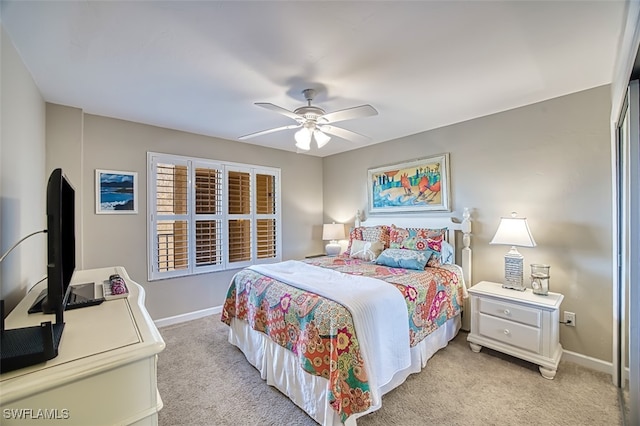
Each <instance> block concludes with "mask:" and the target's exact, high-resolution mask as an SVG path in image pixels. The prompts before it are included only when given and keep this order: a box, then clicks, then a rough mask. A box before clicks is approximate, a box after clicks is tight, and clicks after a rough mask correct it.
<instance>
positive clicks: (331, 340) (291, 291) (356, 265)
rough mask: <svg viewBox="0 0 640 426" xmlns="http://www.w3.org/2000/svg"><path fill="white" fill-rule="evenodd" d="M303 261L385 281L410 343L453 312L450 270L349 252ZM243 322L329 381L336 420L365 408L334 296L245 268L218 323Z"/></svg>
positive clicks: (457, 300) (365, 393) (347, 327)
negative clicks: (404, 316) (397, 295)
mask: <svg viewBox="0 0 640 426" xmlns="http://www.w3.org/2000/svg"><path fill="white" fill-rule="evenodd" d="M306 263H309V264H312V265H315V266H320V267H323V268H330V269H333V270H336V271H339V272H342V273H346V274H355V275H364V276H368V277H373V278H377V279H381V280H384V281H386V282H388V283H389V284H390V285H393V286H395V287H396V288H397V289H398V291H400V292H401V293H402V295H403V296H404V298H405V301H406V304H407V313H408V321H409V333H410V344H411V346H412V347H413V346H415V345H416V344H418V343H419V342H420V341H422V339H424V338H425V337H426V336H428V335H429V334H430V333H432V332H433V331H435V330H436V329H437V328H438V327H440V326H441V325H443V324H444V323H445V322H446V321H447V320H449V319H450V318H452V317H454V316H455V315H457V314H459V313H460V311H461V306H462V297H463V293H464V289H463V284H462V282H461V279H459V277H458V274H457V273H456V271H455V269H448V268H445V267H442V268H426V269H425V270H424V271H416V270H409V269H400V268H392V267H388V266H380V265H376V264H374V263H372V262H367V261H363V260H359V259H351V258H348V257H320V258H314V259H308V260H306ZM231 318H237V319H239V320H243V321H247V322H248V323H249V325H250V326H251V327H252V328H253V329H254V330H256V331H260V332H262V333H265V334H266V335H268V336H269V337H270V338H271V339H272V340H273V341H274V342H275V343H277V344H278V345H281V346H283V347H285V348H286V349H288V350H290V351H292V352H294V353H295V354H296V355H297V356H298V357H299V359H300V365H301V366H302V368H303V369H304V370H305V371H307V372H308V373H310V374H315V375H319V376H322V377H324V378H326V379H327V380H328V381H329V395H328V398H329V403H330V404H331V406H332V407H333V409H334V410H336V412H337V413H338V414H340V416H341V418H342V420H343V421H344V420H346V419H347V418H348V417H349V416H351V415H352V414H355V413H360V412H364V411H366V410H367V409H368V408H369V407H371V403H372V401H371V389H370V386H369V383H368V380H367V372H366V371H367V370H366V368H365V365H364V361H363V358H362V354H361V351H360V346H359V343H358V339H357V336H356V333H355V328H354V323H353V319H352V317H351V313H350V312H349V310H348V309H346V308H345V307H344V306H342V305H340V304H339V303H337V302H334V301H332V300H329V299H326V298H323V297H321V296H318V295H317V294H314V293H310V292H307V291H304V290H300V289H298V288H296V287H293V286H291V285H289V284H285V283H282V282H279V281H276V280H274V279H272V278H269V277H267V276H264V275H261V274H259V273H257V272H255V271H253V270H250V269H244V270H242V271H240V272H238V273H237V274H236V275H235V277H234V278H233V280H232V282H231V285H230V286H229V290H228V292H227V298H226V300H225V303H224V307H223V310H222V321H223V322H224V323H226V324H228V325H230V324H231Z"/></svg>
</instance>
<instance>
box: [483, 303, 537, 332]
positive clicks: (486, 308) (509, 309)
mask: <svg viewBox="0 0 640 426" xmlns="http://www.w3.org/2000/svg"><path fill="white" fill-rule="evenodd" d="M478 304H479V308H480V312H481V313H483V314H488V315H493V316H495V317H499V318H504V319H506V320H509V321H517V322H519V323H522V324H527V325H530V326H532V327H537V328H540V325H541V319H540V318H541V312H540V309H534V308H527V307H525V306H521V305H516V304H513V303H507V302H505V301H502V300H492V299H480V300H479V301H478Z"/></svg>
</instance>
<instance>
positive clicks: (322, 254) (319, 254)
mask: <svg viewBox="0 0 640 426" xmlns="http://www.w3.org/2000/svg"><path fill="white" fill-rule="evenodd" d="M322 256H326V253H318V254H310V255H307V256H305V257H304V258H305V259H314V258H316V257H322Z"/></svg>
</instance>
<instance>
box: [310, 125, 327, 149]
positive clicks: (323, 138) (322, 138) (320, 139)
mask: <svg viewBox="0 0 640 426" xmlns="http://www.w3.org/2000/svg"><path fill="white" fill-rule="evenodd" d="M313 137H314V138H315V140H316V143H317V144H318V148H322V147H323V146H325V145H326V144H327V143H329V141H330V140H331V136H329V135H327V134H326V133H322V132H321V131H320V130H317V129H316V130H315V131H314V132H313Z"/></svg>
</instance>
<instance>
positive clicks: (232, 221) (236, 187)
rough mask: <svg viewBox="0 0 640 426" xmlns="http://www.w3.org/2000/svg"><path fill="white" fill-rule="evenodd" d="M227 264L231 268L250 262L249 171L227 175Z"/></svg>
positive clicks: (240, 170) (237, 170)
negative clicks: (231, 266) (231, 265)
mask: <svg viewBox="0 0 640 426" xmlns="http://www.w3.org/2000/svg"><path fill="white" fill-rule="evenodd" d="M227 197H228V201H227V203H228V212H227V218H228V220H227V226H228V230H229V232H228V262H229V264H234V266H233V267H240V266H243V265H244V264H245V263H248V262H250V261H251V257H252V256H251V247H252V239H251V224H252V223H251V222H252V220H251V213H252V212H251V171H250V170H242V169H235V170H233V169H230V170H229V171H228V173H227Z"/></svg>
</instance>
